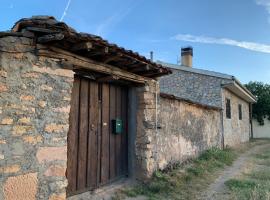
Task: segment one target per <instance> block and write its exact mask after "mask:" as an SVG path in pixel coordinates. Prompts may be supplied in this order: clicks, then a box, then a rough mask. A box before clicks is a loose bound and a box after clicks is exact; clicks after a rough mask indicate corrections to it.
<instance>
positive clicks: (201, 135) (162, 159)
mask: <svg viewBox="0 0 270 200" xmlns="http://www.w3.org/2000/svg"><path fill="white" fill-rule="evenodd" d="M220 114H221V112H220V110H217V109H212V108H206V107H202V106H200V105H195V104H190V103H187V102H185V101H180V100H174V99H168V98H163V97H161V98H160V109H159V125H160V129H158V130H159V131H158V132H157V135H156V138H157V140H156V149H157V152H158V153H157V156H156V157H157V158H156V160H157V167H158V168H159V169H163V168H165V167H166V166H167V165H168V164H174V163H179V162H180V163H182V162H184V161H185V160H186V159H190V158H194V157H196V156H198V155H199V154H200V153H202V152H203V151H205V150H207V149H209V148H211V147H221V131H222V129H221V118H220Z"/></svg>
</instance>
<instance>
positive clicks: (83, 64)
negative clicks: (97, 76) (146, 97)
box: [37, 45, 148, 84]
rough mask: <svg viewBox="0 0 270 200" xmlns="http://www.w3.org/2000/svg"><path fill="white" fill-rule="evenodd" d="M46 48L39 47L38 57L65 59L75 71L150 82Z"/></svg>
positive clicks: (52, 48)
mask: <svg viewBox="0 0 270 200" xmlns="http://www.w3.org/2000/svg"><path fill="white" fill-rule="evenodd" d="M44 47H45V46H43V45H37V54H38V55H40V56H46V57H51V58H58V59H65V60H66V61H65V62H69V63H71V64H72V65H73V66H74V68H75V69H79V68H83V69H87V70H92V71H96V72H99V73H103V74H108V75H114V76H117V77H119V79H124V80H128V81H131V82H135V83H140V84H144V83H145V82H146V81H147V80H148V79H147V78H145V77H143V76H140V75H137V74H133V73H130V72H127V71H125V70H122V69H119V68H117V67H113V66H111V65H108V64H104V63H98V62H96V61H93V60H91V59H88V58H85V57H82V56H78V55H76V54H74V53H71V52H68V51H65V50H62V49H59V48H56V47H52V46H49V47H46V48H44Z"/></svg>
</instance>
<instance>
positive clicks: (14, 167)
mask: <svg viewBox="0 0 270 200" xmlns="http://www.w3.org/2000/svg"><path fill="white" fill-rule="evenodd" d="M20 169H21V167H20V165H10V166H6V167H0V174H1V173H4V174H11V173H16V172H18V171H20Z"/></svg>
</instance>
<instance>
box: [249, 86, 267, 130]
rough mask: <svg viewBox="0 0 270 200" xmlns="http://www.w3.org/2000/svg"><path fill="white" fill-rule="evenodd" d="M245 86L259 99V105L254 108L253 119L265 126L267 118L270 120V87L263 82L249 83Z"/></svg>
mask: <svg viewBox="0 0 270 200" xmlns="http://www.w3.org/2000/svg"><path fill="white" fill-rule="evenodd" d="M245 86H246V87H247V89H249V91H251V93H252V94H253V95H255V96H256V97H257V103H255V104H253V107H252V117H253V118H255V119H257V121H258V122H259V124H260V125H264V119H265V118H267V119H268V120H270V85H269V84H264V83H262V82H249V83H248V84H246V85H245Z"/></svg>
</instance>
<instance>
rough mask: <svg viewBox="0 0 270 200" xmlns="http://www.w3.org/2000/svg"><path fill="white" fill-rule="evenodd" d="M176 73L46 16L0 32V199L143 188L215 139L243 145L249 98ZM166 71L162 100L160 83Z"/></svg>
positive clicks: (230, 84) (225, 85) (202, 76)
mask: <svg viewBox="0 0 270 200" xmlns="http://www.w3.org/2000/svg"><path fill="white" fill-rule="evenodd" d="M187 61H188V59H187ZM166 65H167V64H166ZM169 67H171V65H170V66H169ZM176 67H178V66H176ZM182 68H183V69H186V70H180V69H173V68H172V69H169V68H168V67H164V66H163V65H161V64H157V63H154V62H152V61H151V60H149V59H146V58H145V57H143V56H140V55H139V54H137V53H135V52H133V51H130V50H126V49H124V48H121V47H119V46H117V45H115V44H110V43H109V42H107V41H106V40H103V39H102V38H100V37H98V36H94V35H91V34H85V33H77V32H76V31H75V30H74V29H72V28H71V27H69V26H68V25H66V24H65V23H62V22H58V21H57V20H55V18H53V17H48V16H37V17H33V18H26V19H22V20H20V21H18V22H17V23H16V24H15V26H14V27H13V28H12V30H11V31H8V32H0V199H3V200H14V199H16V200H17V199H18V200H21V199H22V200H24V199H27V200H33V199H42V200H43V199H46V200H47V199H49V200H56V199H57V200H62V199H66V198H70V199H78V198H79V196H78V194H80V193H84V194H86V195H91V194H92V191H94V190H96V189H97V188H100V187H103V186H104V185H108V184H110V183H113V182H115V181H117V180H122V179H127V178H131V179H133V178H134V179H139V180H147V179H149V178H150V177H151V175H152V173H153V172H154V171H155V170H158V169H164V168H166V167H167V166H168V165H170V164H173V163H175V162H177V163H178V162H183V161H184V160H185V159H187V158H190V157H194V156H197V155H198V154H199V153H201V152H202V151H204V150H206V149H208V148H210V147H212V146H218V147H221V146H222V141H223V135H224V138H225V144H232V141H235V142H240V141H246V140H248V132H249V130H250V129H249V115H248V106H249V103H250V102H253V101H254V97H253V96H252V95H251V94H250V93H249V92H248V91H247V90H246V89H245V88H243V87H242V86H241V84H240V83H239V82H238V81H236V80H235V79H234V78H233V77H230V78H226V77H225V78H224V77H223V78H222V76H224V75H221V74H220V76H217V75H207V74H206V72H205V73H203V72H202V71H200V70H199V71H200V72H201V73H194V72H192V70H195V69H193V68H187V67H181V69H182ZM171 72H173V73H172V74H171V75H170V76H167V77H165V78H164V79H163V78H161V82H160V83H161V90H162V93H160V86H159V81H158V77H161V76H165V75H168V74H170V73H171ZM182 73H186V75H184V76H180V74H182ZM176 75H177V76H176ZM178 76H179V77H182V78H184V79H185V81H189V83H190V84H189V85H188V84H186V83H185V81H184V82H181V79H182V78H181V79H179V78H177V77H178ZM228 77H229V76H228ZM166 79H167V80H168V83H169V84H175V85H174V86H175V88H176V90H171V91H167V90H166V86H165V85H164V80H166ZM176 79H177V80H178V79H179V80H178V81H176ZM196 79H198V80H200V81H201V82H198V80H196ZM210 79H211V80H212V81H209V80H210ZM217 81H219V82H218V84H217ZM223 81H224V82H223ZM202 82H204V83H205V84H206V85H205V88H204V92H199V90H198V88H199V87H201V85H202V84H201V83H202ZM190 85H193V86H192V87H190ZM206 86H207V87H206ZM217 87H218V88H217ZM173 88H174V87H172V85H171V87H170V88H169V89H173ZM167 89H168V88H167ZM180 89H181V90H180ZM200 90H203V88H202V89H200ZM165 91H166V93H167V94H165ZM194 91H196V92H194ZM222 91H223V92H222ZM178 92H179V93H178ZM190 93H194V94H190ZM200 93H201V94H200ZM196 94H197V96H196ZM222 96H224V97H222ZM225 98H228V99H230V101H231V102H230V104H228V103H227V105H228V107H229V105H231V112H230V114H231V119H226V115H225V112H223V110H224V109H223V108H224V106H225V104H226V102H224V101H225ZM205 99H207V101H206V100H205ZM239 105H241V110H242V115H241V118H242V120H238V115H239V113H238V112H236V111H235V110H237V108H238V109H240V107H239ZM239 117H240V115H239ZM236 118H237V119H236ZM223 133H225V134H223ZM89 191H91V192H89Z"/></svg>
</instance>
